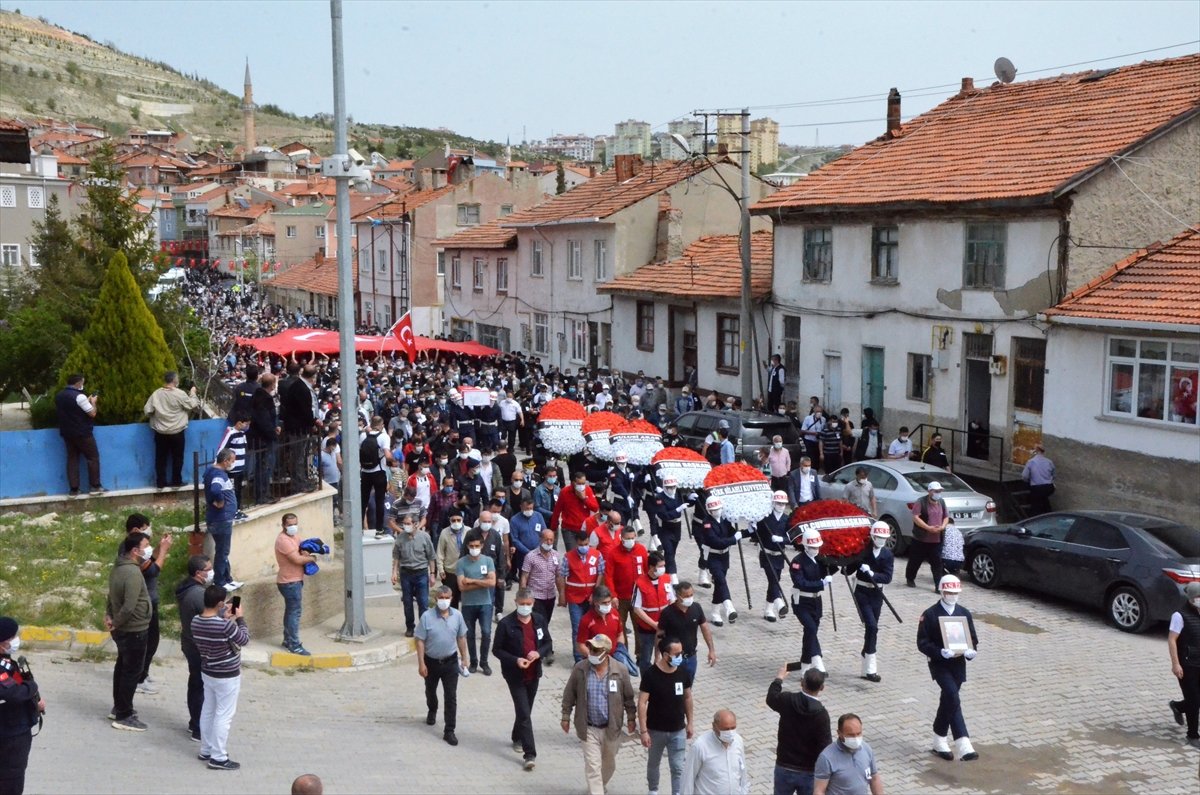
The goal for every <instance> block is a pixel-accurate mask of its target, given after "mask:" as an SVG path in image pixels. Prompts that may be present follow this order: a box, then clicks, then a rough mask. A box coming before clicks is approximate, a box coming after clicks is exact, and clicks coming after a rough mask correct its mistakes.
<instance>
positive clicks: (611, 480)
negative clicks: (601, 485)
mask: <svg viewBox="0 0 1200 795" xmlns="http://www.w3.org/2000/svg"><path fill="white" fill-rule="evenodd" d="M613 462H614V463H613V465H612V466H611V467H609V468H608V489H609V493H610V494H611V495H612V496H611V497H610V498H609V499H610V501H611V502H612V506H613V509H614V510H616V511H617V512H618V513H620V514H621V521H622V522H625V523H628V522H629V519H630V517H633V516H636V515H637V501H636V500H634V497H633V473H632V472H630V471H629V463H628V462H629V456H628V455H627V454H626V453H617V455H616V456H615V457H614V458H613Z"/></svg>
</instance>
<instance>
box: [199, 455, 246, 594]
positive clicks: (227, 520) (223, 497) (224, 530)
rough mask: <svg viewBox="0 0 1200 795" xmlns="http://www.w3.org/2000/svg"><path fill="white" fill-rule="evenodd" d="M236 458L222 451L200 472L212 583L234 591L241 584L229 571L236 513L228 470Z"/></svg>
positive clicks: (234, 495) (235, 499)
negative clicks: (210, 551) (209, 549)
mask: <svg viewBox="0 0 1200 795" xmlns="http://www.w3.org/2000/svg"><path fill="white" fill-rule="evenodd" d="M236 459H237V455H236V454H235V453H234V452H233V449H232V448H229V447H226V448H225V449H224V450H222V451H221V452H219V453H217V460H216V461H214V462H213V463H212V464H211V465H210V466H209V467H208V469H206V470H205V471H204V523H205V525H206V526H207V529H208V534H209V535H211V536H212V539H213V548H214V552H213V583H214V584H216V585H220V586H222V587H224V588H225V590H226V591H236V590H237V589H238V588H241V587H242V583H240V582H237V581H236V580H234V579H233V574H232V573H231V572H230V570H229V549H230V547H231V546H232V545H233V516H234V514H236V513H237V509H238V501H237V492H236V491H235V490H234V488H233V480H232V479H231V478H230V477H229V470H231V469H233V465H234V463H235V461H236Z"/></svg>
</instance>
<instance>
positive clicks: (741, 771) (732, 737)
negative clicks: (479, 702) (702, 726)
mask: <svg viewBox="0 0 1200 795" xmlns="http://www.w3.org/2000/svg"><path fill="white" fill-rule="evenodd" d="M680 789H681V791H682V792H683V793H685V795H747V793H749V792H750V775H749V773H748V771H747V770H746V744H745V742H744V741H743V740H742V736H741V735H740V734H738V733H737V715H734V714H733V711H732V710H728V709H722V710H718V711H717V714H715V715H713V722H712V731H709V732H704V734H701V735H700V736H699V737H697V738H696V741H695V742H693V743H692V747H691V748H689V749H688V753H687V761H686V762H685V763H684V765H683V777H682V780H681V787H680Z"/></svg>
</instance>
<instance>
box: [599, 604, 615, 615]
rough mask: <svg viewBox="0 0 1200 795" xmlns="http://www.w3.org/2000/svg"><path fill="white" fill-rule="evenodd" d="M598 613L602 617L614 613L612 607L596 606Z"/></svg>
mask: <svg viewBox="0 0 1200 795" xmlns="http://www.w3.org/2000/svg"><path fill="white" fill-rule="evenodd" d="M596 612H597V613H599V614H600V615H602V616H606V615H608V614H609V613H611V612H612V605H596Z"/></svg>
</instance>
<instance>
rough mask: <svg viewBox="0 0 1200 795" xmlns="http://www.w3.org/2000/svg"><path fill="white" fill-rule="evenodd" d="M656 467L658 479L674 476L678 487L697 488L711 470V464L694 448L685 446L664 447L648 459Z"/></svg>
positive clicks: (701, 484) (702, 483)
mask: <svg viewBox="0 0 1200 795" xmlns="http://www.w3.org/2000/svg"><path fill="white" fill-rule="evenodd" d="M650 463H651V464H653V465H655V466H657V467H658V479H659V481H660V482H661V481H663V480H666V479H667V478H675V479H676V480H677V481H678V482H679V486H680V488H684V489H698V488H700V487H701V486H703V485H704V478H705V476H706V475H708V473H709V472H711V471H712V464H710V463H708V460H707V459H705V457H704V456H702V455H700V454H699V453H697V452H696V451H695V450H689V449H688V448H686V447H665V448H663V449H662V450H659V451H658V452H657V453H655V454H654V456H653V457H652V458H651V459H650Z"/></svg>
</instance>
